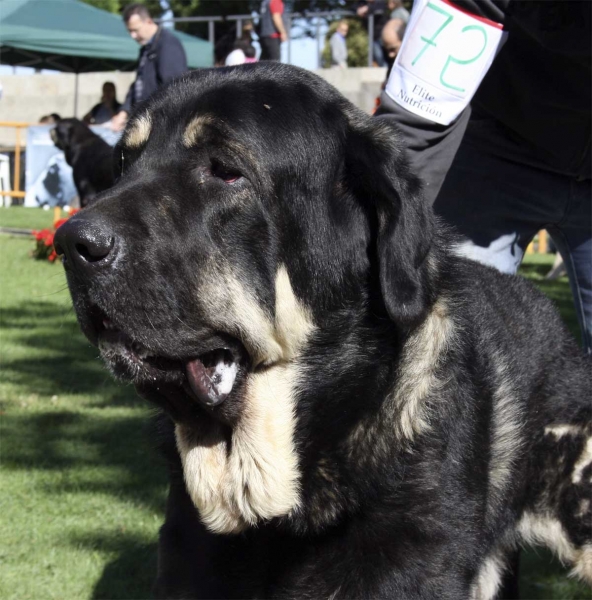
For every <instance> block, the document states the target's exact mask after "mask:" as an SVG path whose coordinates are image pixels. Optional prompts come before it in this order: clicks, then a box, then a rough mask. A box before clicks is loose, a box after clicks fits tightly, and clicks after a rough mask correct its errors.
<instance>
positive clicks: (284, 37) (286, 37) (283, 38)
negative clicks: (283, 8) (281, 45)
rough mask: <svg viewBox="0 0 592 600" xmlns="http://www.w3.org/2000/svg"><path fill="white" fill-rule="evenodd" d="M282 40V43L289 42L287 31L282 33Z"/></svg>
mask: <svg viewBox="0 0 592 600" xmlns="http://www.w3.org/2000/svg"><path fill="white" fill-rule="evenodd" d="M280 40H282V42H287V41H288V34H287V33H286V32H285V31H282V32H281V33H280Z"/></svg>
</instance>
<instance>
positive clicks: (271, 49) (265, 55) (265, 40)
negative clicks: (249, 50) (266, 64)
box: [259, 37, 282, 61]
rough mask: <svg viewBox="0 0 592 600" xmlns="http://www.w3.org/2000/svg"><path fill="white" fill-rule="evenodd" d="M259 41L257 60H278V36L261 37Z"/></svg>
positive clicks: (279, 54)
mask: <svg viewBox="0 0 592 600" xmlns="http://www.w3.org/2000/svg"><path fill="white" fill-rule="evenodd" d="M259 43H260V44H261V56H260V58H259V60H278V61H279V60H280V57H281V51H280V45H281V43H282V41H281V40H280V38H279V37H278V38H272V37H262V38H259Z"/></svg>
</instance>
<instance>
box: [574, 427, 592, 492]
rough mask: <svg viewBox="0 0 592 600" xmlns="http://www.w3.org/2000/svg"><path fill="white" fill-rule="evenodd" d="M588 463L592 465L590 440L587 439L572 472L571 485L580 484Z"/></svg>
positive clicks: (591, 441)
mask: <svg viewBox="0 0 592 600" xmlns="http://www.w3.org/2000/svg"><path fill="white" fill-rule="evenodd" d="M590 463H592V438H588V440H587V441H586V446H585V447H584V449H583V450H582V454H581V455H580V458H578V460H577V462H576V464H575V465H574V470H573V473H572V476H571V480H572V482H573V483H580V482H581V481H582V474H583V472H584V469H585V468H586V467H587V466H589V465H590Z"/></svg>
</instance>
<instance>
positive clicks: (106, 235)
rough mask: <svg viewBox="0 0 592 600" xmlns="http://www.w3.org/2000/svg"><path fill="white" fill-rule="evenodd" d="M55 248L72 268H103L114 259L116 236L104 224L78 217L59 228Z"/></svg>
mask: <svg viewBox="0 0 592 600" xmlns="http://www.w3.org/2000/svg"><path fill="white" fill-rule="evenodd" d="M54 247H55V251H56V252H57V253H58V254H59V255H60V256H64V257H65V263H66V264H68V265H70V266H71V267H72V268H75V269H76V268H83V269H87V268H90V267H103V266H106V265H108V264H110V263H111V262H112V260H113V258H114V255H115V251H116V250H115V235H114V233H113V231H111V229H110V228H109V227H107V226H105V225H104V224H102V223H101V224H97V223H93V222H92V221H88V220H86V219H84V218H83V217H78V216H77V217H73V218H72V219H69V220H68V221H66V222H65V223H64V224H63V225H62V226H61V227H59V228H58V230H57V231H56V234H55V238H54Z"/></svg>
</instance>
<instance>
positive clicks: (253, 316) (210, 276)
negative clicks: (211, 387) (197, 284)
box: [198, 257, 283, 366]
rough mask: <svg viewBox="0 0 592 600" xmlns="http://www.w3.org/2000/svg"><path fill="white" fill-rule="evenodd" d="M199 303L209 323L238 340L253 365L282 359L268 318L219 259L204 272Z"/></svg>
mask: <svg viewBox="0 0 592 600" xmlns="http://www.w3.org/2000/svg"><path fill="white" fill-rule="evenodd" d="M198 302H199V303H200V305H201V308H202V310H203V311H204V312H205V314H206V315H207V316H208V321H209V322H210V323H211V324H212V325H213V326H214V327H218V328H219V329H221V330H222V331H227V332H228V333H229V334H231V335H234V336H236V337H237V338H238V339H240V340H241V341H242V342H243V344H244V345H245V347H246V348H247V350H248V352H249V354H250V355H251V358H252V359H253V361H254V363H255V365H254V366H259V365H261V364H264V365H270V364H274V363H277V362H280V360H281V359H282V357H283V350H282V347H281V345H280V344H279V343H278V341H277V339H276V334H275V328H274V323H273V320H272V317H271V315H268V314H267V313H266V312H265V311H264V310H263V309H262V308H261V305H260V303H259V302H258V301H257V299H256V298H255V297H254V296H253V293H252V292H251V291H250V290H248V289H247V288H246V287H245V286H244V285H243V284H242V283H241V281H240V280H239V279H238V277H236V276H235V275H234V274H233V272H232V270H231V268H230V266H229V265H228V264H227V263H226V262H225V261H224V260H223V259H220V257H217V258H215V259H213V260H212V262H211V263H210V265H209V266H208V267H207V268H205V269H204V274H203V282H202V284H201V289H200V294H199V298H198Z"/></svg>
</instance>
